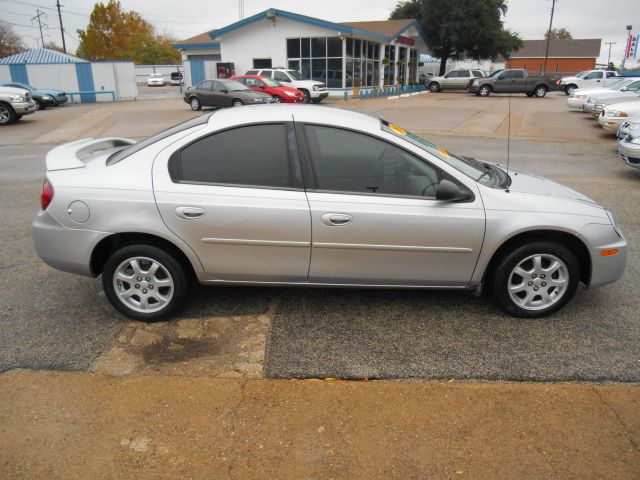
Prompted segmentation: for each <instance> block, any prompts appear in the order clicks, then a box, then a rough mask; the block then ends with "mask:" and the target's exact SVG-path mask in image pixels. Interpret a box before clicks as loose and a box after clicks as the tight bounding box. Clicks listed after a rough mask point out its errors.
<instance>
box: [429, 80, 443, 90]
mask: <svg viewBox="0 0 640 480" xmlns="http://www.w3.org/2000/svg"><path fill="white" fill-rule="evenodd" d="M429 90H431V91H432V92H433V93H438V92H439V91H440V90H441V89H440V84H439V83H438V82H431V83H430V84H429Z"/></svg>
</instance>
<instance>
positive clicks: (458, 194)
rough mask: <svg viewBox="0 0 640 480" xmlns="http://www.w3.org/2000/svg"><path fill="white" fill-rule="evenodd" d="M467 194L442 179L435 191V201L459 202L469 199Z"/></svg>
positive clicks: (449, 181) (450, 182)
mask: <svg viewBox="0 0 640 480" xmlns="http://www.w3.org/2000/svg"><path fill="white" fill-rule="evenodd" d="M469 198H470V196H469V192H467V191H465V190H463V189H462V188H460V187H459V186H458V185H456V184H455V183H453V182H452V181H451V180H447V179H446V178H443V179H442V180H440V183H439V184H438V189H437V190H436V200H441V201H443V202H460V201H462V200H467V199H469Z"/></svg>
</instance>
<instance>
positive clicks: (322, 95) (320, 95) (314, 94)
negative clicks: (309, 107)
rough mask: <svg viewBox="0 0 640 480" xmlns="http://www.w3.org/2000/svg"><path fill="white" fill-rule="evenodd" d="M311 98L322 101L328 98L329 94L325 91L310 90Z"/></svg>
mask: <svg viewBox="0 0 640 480" xmlns="http://www.w3.org/2000/svg"><path fill="white" fill-rule="evenodd" d="M309 94H310V95H311V98H314V99H315V98H319V99H320V100H324V99H325V98H327V97H328V96H329V92H328V91H327V90H311V92H309Z"/></svg>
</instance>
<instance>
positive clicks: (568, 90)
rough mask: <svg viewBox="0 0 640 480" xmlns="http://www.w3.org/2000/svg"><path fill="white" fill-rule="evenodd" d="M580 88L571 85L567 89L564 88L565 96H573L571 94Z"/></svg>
mask: <svg viewBox="0 0 640 480" xmlns="http://www.w3.org/2000/svg"><path fill="white" fill-rule="evenodd" d="M577 89H578V86H577V85H574V84H571V85H567V86H566V87H564V94H565V95H571V92H573V91H574V90H577Z"/></svg>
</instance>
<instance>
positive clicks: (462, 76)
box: [452, 70, 471, 90]
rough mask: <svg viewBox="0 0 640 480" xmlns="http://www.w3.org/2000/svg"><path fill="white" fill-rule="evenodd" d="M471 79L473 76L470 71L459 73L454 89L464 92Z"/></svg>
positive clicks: (453, 83) (454, 82) (453, 84)
mask: <svg viewBox="0 0 640 480" xmlns="http://www.w3.org/2000/svg"><path fill="white" fill-rule="evenodd" d="M470 78H471V74H470V73H469V70H460V71H459V72H458V77H457V78H455V79H454V81H453V82H452V86H453V88H455V89H456V90H463V89H464V88H465V87H466V86H467V84H468V83H469V79H470Z"/></svg>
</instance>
